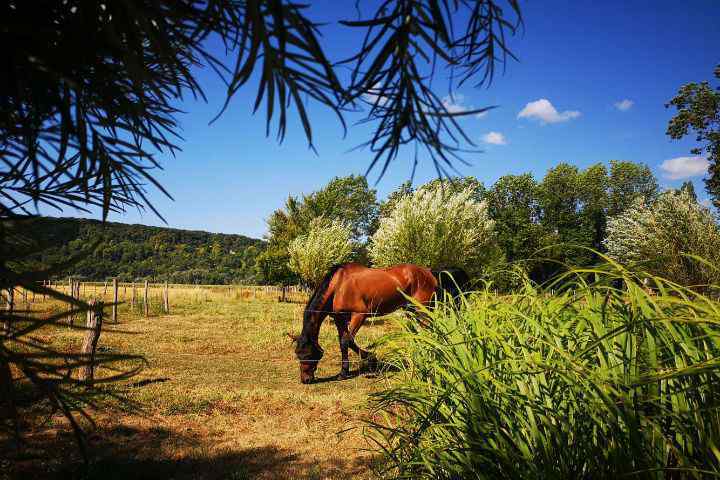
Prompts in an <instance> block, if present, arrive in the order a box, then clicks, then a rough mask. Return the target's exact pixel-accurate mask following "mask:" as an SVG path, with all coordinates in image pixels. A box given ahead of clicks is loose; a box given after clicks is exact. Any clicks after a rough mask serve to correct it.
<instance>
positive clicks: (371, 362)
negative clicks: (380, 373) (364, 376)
mask: <svg viewBox="0 0 720 480" xmlns="http://www.w3.org/2000/svg"><path fill="white" fill-rule="evenodd" d="M365 361H366V362H367V368H368V370H370V371H375V370H377V368H378V364H379V362H378V358H377V357H376V356H375V355H373V354H370V355H368V356H367V358H366V359H365Z"/></svg>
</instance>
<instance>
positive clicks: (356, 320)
mask: <svg viewBox="0 0 720 480" xmlns="http://www.w3.org/2000/svg"><path fill="white" fill-rule="evenodd" d="M366 317H367V315H366V314H364V313H353V314H352V315H351V316H350V325H349V326H348V342H349V346H350V348H352V349H353V350H354V351H355V353H357V354H358V355H360V358H361V359H363V360H365V359H368V363H369V366H370V368H371V369H375V366H376V365H377V359H376V358H375V355H374V354H373V353H372V352H368V351H367V350H363V349H362V348H360V347H358V345H357V343H355V335H357V332H358V330H360V327H362V324H363V322H365V318H366Z"/></svg>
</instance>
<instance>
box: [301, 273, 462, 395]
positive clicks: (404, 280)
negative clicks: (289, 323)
mask: <svg viewBox="0 0 720 480" xmlns="http://www.w3.org/2000/svg"><path fill="white" fill-rule="evenodd" d="M440 272H441V271H432V270H430V269H428V268H424V267H420V266H417V265H412V264H407V263H406V264H401V265H395V266H393V267H388V268H368V267H366V266H364V265H361V264H359V263H345V264H341V265H335V266H334V267H332V268H331V269H330V271H329V272H328V273H327V275H325V278H323V280H322V281H321V282H320V284H319V285H318V287H317V288H316V289H315V291H314V292H313V294H312V296H311V297H310V300H309V301H308V304H307V306H306V307H305V313H304V315H303V328H302V333H301V334H300V335H299V336H293V335H290V334H288V335H290V337H291V338H292V339H293V340H295V341H296V342H297V343H296V346H295V354H296V355H297V358H298V360H299V361H300V381H301V382H302V383H310V382H312V381H313V380H314V378H315V370H316V369H317V366H318V362H319V361H320V359H321V358H322V356H323V353H324V352H323V349H322V348H321V347H320V344H319V343H318V336H319V334H320V325H322V322H323V320H324V319H325V317H326V316H328V315H329V316H331V317H332V318H333V319H334V320H335V326H336V327H337V331H338V339H339V342H340V352H341V354H342V369H341V370H340V374H339V378H347V377H348V376H349V366H350V361H349V359H348V348H351V349H352V350H353V351H354V352H355V353H357V354H358V355H360V358H362V359H366V358H370V359H371V360H372V359H373V356H372V353H370V352H368V351H366V350H363V349H362V348H360V347H358V345H357V344H356V343H355V335H356V334H357V332H358V330H360V327H361V326H362V324H363V322H364V321H365V319H366V318H367V317H368V316H376V315H387V314H389V313H392V312H394V311H395V310H398V309H400V308H405V307H408V305H409V304H410V301H408V297H409V298H411V299H413V300H415V301H417V302H418V303H420V304H423V305H428V304H429V303H430V300H431V299H432V297H433V294H434V293H435V292H436V291H437V290H438V285H439V283H438V276H439V275H440ZM442 272H450V273H451V275H452V276H453V279H454V281H453V282H450V281H445V280H441V283H443V284H445V285H448V286H449V285H450V283H453V285H454V286H455V287H458V286H459V287H460V288H463V287H464V286H465V284H466V283H467V278H468V277H467V274H466V273H465V272H464V271H462V270H460V269H449V270H442ZM443 289H444V290H448V291H449V292H450V293H451V294H452V293H457V290H455V289H452V288H447V287H444V288H443Z"/></svg>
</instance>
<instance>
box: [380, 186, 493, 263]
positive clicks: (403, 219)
mask: <svg viewBox="0 0 720 480" xmlns="http://www.w3.org/2000/svg"><path fill="white" fill-rule="evenodd" d="M494 227H495V222H493V221H492V220H491V219H490V216H489V214H488V208H487V203H486V202H484V201H478V200H477V199H476V198H475V196H474V191H473V189H472V188H464V189H463V190H460V191H456V192H449V191H447V190H446V189H444V188H442V186H441V185H438V184H434V185H433V184H431V185H427V186H425V187H422V188H420V189H418V190H416V191H415V192H414V193H412V194H410V195H406V196H404V197H402V198H401V199H400V200H399V201H398V202H397V204H396V205H395V208H394V209H393V210H392V212H390V213H389V214H388V215H387V216H386V217H383V218H381V219H380V226H379V228H378V230H377V232H375V234H374V235H373V236H372V239H371V242H370V249H369V253H370V258H371V259H372V262H373V264H374V265H377V266H389V265H395V264H398V263H415V264H419V265H423V266H426V267H431V268H445V267H461V268H464V269H466V270H467V271H468V272H470V273H479V272H481V271H482V269H483V267H484V266H487V263H488V261H489V260H490V258H491V257H492V256H494V255H496V254H497V248H496V247H495V234H494Z"/></svg>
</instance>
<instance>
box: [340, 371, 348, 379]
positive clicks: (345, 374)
mask: <svg viewBox="0 0 720 480" xmlns="http://www.w3.org/2000/svg"><path fill="white" fill-rule="evenodd" d="M348 378H350V373H349V372H344V371H343V372H340V373H338V374H337V379H338V380H347V379H348Z"/></svg>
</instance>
